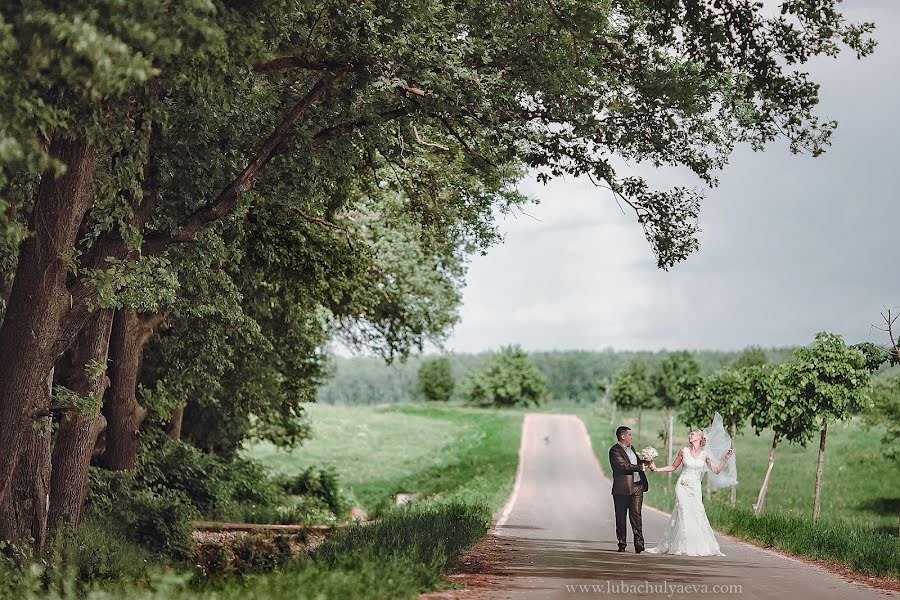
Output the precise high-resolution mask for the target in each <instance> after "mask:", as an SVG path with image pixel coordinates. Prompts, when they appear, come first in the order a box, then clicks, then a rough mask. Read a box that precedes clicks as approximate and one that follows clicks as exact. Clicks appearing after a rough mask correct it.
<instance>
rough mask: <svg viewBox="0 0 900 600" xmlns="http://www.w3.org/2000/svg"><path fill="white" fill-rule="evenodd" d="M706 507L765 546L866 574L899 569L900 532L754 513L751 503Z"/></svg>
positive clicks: (721, 526) (727, 528)
mask: <svg viewBox="0 0 900 600" xmlns="http://www.w3.org/2000/svg"><path fill="white" fill-rule="evenodd" d="M707 512H708V513H709V520H710V522H711V523H712V525H713V527H715V528H716V529H718V530H720V531H723V532H724V533H727V534H729V535H735V536H739V537H741V538H744V539H746V540H749V541H751V542H754V543H756V544H758V545H760V546H763V547H764V548H770V547H775V548H778V549H781V550H785V551H787V552H792V553H795V554H799V555H800V556H808V557H809V558H813V559H818V560H825V561H829V562H838V563H841V564H843V565H846V566H848V567H850V568H851V569H853V570H854V571H857V572H859V573H865V574H868V575H880V576H882V577H897V576H898V575H900V538H898V537H897V535H896V534H893V535H892V534H890V533H885V532H874V531H872V530H870V529H867V528H865V527H859V526H856V525H854V524H852V523H841V522H833V521H832V522H829V521H828V520H824V521H810V520H809V519H808V518H804V517H802V516H798V515H788V514H784V513H781V512H774V511H770V512H767V513H765V514H763V515H760V516H755V515H754V514H753V511H751V510H750V509H749V508H746V507H745V508H732V507H730V506H728V505H726V504H724V503H721V502H716V503H712V504H711V505H709V506H707Z"/></svg>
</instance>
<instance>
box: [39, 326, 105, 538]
mask: <svg viewBox="0 0 900 600" xmlns="http://www.w3.org/2000/svg"><path fill="white" fill-rule="evenodd" d="M113 312H114V309H111V308H103V309H100V310H98V311H97V312H96V314H95V315H94V316H92V317H91V319H90V320H89V321H88V323H87V324H86V325H85V327H84V329H82V331H81V333H79V335H78V338H77V339H76V340H75V347H74V349H73V358H72V375H71V379H70V380H69V382H68V387H69V389H71V390H72V391H73V392H75V393H76V394H78V395H79V396H80V397H81V398H83V399H85V401H93V402H94V406H92V407H90V410H89V411H84V410H68V411H67V412H66V414H65V415H64V416H63V418H62V422H61V423H60V425H59V431H58V432H57V434H56V443H55V444H54V446H53V471H52V475H51V479H50V514H49V519H48V520H49V526H50V529H51V531H54V530H56V529H57V528H58V527H60V526H61V525H63V524H65V523H69V524H71V525H73V526H75V527H77V526H78V523H79V522H80V521H81V509H82V508H83V506H84V493H85V486H86V484H87V475H88V468H89V467H90V464H91V454H93V451H94V444H95V442H96V441H97V436H98V435H99V433H100V431H101V430H102V429H103V427H104V425H105V419H104V418H103V415H101V414H100V401H101V399H102V398H103V392H104V391H105V390H106V388H107V386H108V385H109V378H108V377H107V376H106V370H105V368H104V369H103V370H101V371H100V372H99V374H95V376H93V377H92V376H91V375H90V374H89V373H88V372H87V371H88V369H89V368H90V365H91V363H95V362H96V363H99V364H101V365H103V366H105V365H106V359H107V354H108V352H109V333H110V329H111V327H112V317H113ZM98 370H99V369H98ZM91 399H92V400H91Z"/></svg>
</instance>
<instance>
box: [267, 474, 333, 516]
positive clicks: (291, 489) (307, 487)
mask: <svg viewBox="0 0 900 600" xmlns="http://www.w3.org/2000/svg"><path fill="white" fill-rule="evenodd" d="M281 485H282V487H283V488H284V490H285V491H286V492H288V493H289V494H294V495H295V496H310V497H313V498H320V499H321V500H322V501H324V502H325V505H326V506H327V507H328V509H329V510H331V512H332V513H334V515H335V516H336V517H341V516H344V515H346V514H347V512H348V511H349V503H348V502H347V500H346V499H345V498H344V496H343V495H342V494H341V490H340V486H339V484H338V477H337V472H336V471H335V470H334V468H333V467H328V468H325V469H321V470H320V471H319V472H318V473H316V468H315V467H308V468H306V469H305V470H304V471H302V472H301V473H300V474H299V475H297V476H296V477H293V478H285V479H282V480H281Z"/></svg>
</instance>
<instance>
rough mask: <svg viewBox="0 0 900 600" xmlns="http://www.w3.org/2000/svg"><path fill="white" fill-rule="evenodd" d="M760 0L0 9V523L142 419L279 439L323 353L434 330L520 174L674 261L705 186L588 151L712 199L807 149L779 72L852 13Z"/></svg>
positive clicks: (164, 0)
mask: <svg viewBox="0 0 900 600" xmlns="http://www.w3.org/2000/svg"><path fill="white" fill-rule="evenodd" d="M813 5H815V10H812V7H813ZM782 8H783V9H782V12H781V14H777V15H772V14H769V12H768V11H763V10H762V7H761V6H760V5H757V4H752V5H748V4H747V3H745V2H737V1H724V2H716V3H712V4H707V3H700V4H698V3H696V2H693V1H689V0H680V1H676V2H667V3H659V2H655V1H649V0H640V1H637V2H632V1H628V2H618V1H615V2H611V3H600V4H598V3H596V2H588V1H581V0H576V1H575V2H568V3H566V4H565V5H562V4H559V3H557V2H554V1H550V2H547V3H546V4H545V3H529V2H524V3H521V2H512V3H510V2H506V1H502V2H501V1H491V0H489V1H487V2H484V1H479V2H456V3H452V4H448V3H445V2H439V1H436V0H413V1H412V2H405V3H396V2H377V1H368V2H357V1H348V0H327V1H325V2H321V1H318V0H317V1H315V2H313V1H309V0H300V1H296V0H291V1H289V2H288V1H285V0H264V1H260V2H245V1H240V0H215V1H212V2H211V1H206V0H192V1H188V2H174V1H172V0H156V1H154V2H137V3H122V2H118V1H112V0H100V1H99V2H98V1H95V0H90V1H89V0H75V1H73V2H66V3H58V2H50V1H46V0H27V1H26V2H20V3H4V4H3V5H2V6H0V64H2V68H0V73H2V75H0V107H2V108H0V111H2V112H0V299H2V308H3V312H4V314H3V322H2V326H0V457H3V459H2V460H0V539H4V540H12V541H20V540H23V539H25V538H28V537H31V538H34V539H35V540H36V541H37V545H39V546H40V545H41V543H42V541H43V539H44V537H45V533H46V530H47V523H48V512H47V510H46V507H47V506H48V505H49V523H50V526H51V528H53V527H56V526H57V525H59V524H62V523H65V522H70V523H74V524H77V523H78V520H79V517H80V513H81V506H82V503H83V499H84V487H85V481H86V475H87V472H88V466H89V464H90V462H91V458H92V456H94V455H95V454H96V455H97V456H96V460H97V461H99V462H100V463H102V464H103V465H104V466H105V467H106V468H109V469H117V470H128V469H130V468H131V467H132V466H133V465H134V464H135V460H136V453H137V451H138V447H139V441H140V432H141V431H145V430H146V427H147V419H148V416H149V417H152V420H153V423H155V424H157V425H158V424H159V423H160V422H162V421H166V422H167V424H168V429H169V431H170V433H171V435H173V436H178V435H184V434H188V433H189V435H188V437H189V439H190V440H191V441H192V442H194V443H197V444H199V445H201V446H203V447H206V448H208V449H214V450H215V449H217V446H218V444H219V442H218V440H219V439H220V438H224V440H225V443H224V444H222V448H221V449H222V450H227V449H228V448H234V447H236V445H237V441H238V440H239V438H240V437H242V436H245V435H251V434H262V435H268V436H271V437H273V438H274V439H276V440H278V441H280V442H285V443H290V442H292V441H297V440H298V439H301V438H302V436H303V435H304V433H303V429H302V428H298V427H295V426H294V425H293V424H294V423H296V421H297V416H298V414H300V413H301V412H302V402H303V401H305V400H308V399H311V398H312V395H313V390H314V389H315V387H316V384H317V381H318V378H319V377H320V375H321V367H322V357H323V354H324V353H323V352H322V347H323V345H324V343H325V340H327V339H328V338H329V337H330V336H332V335H340V336H342V337H343V338H345V339H346V340H347V341H348V343H350V344H351V345H355V346H358V347H367V348H370V349H372V350H375V351H378V352H381V353H382V354H384V355H385V356H387V357H392V356H394V355H397V354H400V355H402V354H404V353H406V352H408V351H409V350H410V349H411V348H416V347H418V348H421V346H422V344H423V343H424V341H425V340H426V339H429V338H437V339H440V338H441V336H443V335H444V334H445V333H446V331H447V329H448V328H449V326H450V325H451V324H452V323H453V321H454V320H455V318H456V312H455V310H456V307H457V305H458V303H459V285H460V282H461V280H462V276H463V273H464V257H465V256H466V255H467V254H468V253H471V252H477V251H483V250H484V248H485V247H486V246H487V245H489V244H490V243H492V242H493V241H494V240H496V238H497V235H496V230H495V228H494V224H493V223H494V222H493V215H494V213H495V211H496V210H500V211H504V210H509V209H510V208H511V207H513V206H515V205H516V204H518V203H520V202H522V201H523V198H522V197H521V196H520V195H519V194H518V193H516V191H515V189H514V184H515V182H516V180H517V179H518V177H519V176H520V174H521V173H522V172H523V170H524V169H525V168H530V169H532V170H533V171H534V172H536V173H537V176H538V177H539V179H541V180H544V181H546V180H548V179H550V178H551V177H555V176H558V175H563V174H567V175H571V176H582V175H586V176H589V177H591V178H593V179H594V181H595V182H596V183H597V184H598V185H602V186H604V187H608V188H610V189H611V190H612V193H613V194H614V195H615V196H616V197H617V198H619V199H621V200H622V201H623V202H624V203H625V204H627V205H628V206H629V207H631V208H632V209H633V211H634V213H635V217H636V219H637V221H638V222H639V224H640V225H641V226H642V227H643V228H644V230H645V233H646V236H647V239H648V241H649V243H650V245H651V247H652V249H653V251H654V253H655V255H656V258H657V262H658V264H659V266H660V267H662V268H668V267H670V266H671V265H673V264H675V263H676V262H678V261H680V260H682V259H684V258H685V257H686V256H687V255H688V254H689V253H690V252H692V251H693V250H694V249H696V247H697V240H696V235H695V234H696V230H697V226H696V221H697V216H698V210H699V200H700V197H699V194H698V193H697V192H695V191H693V190H687V189H682V188H675V189H672V190H667V191H657V190H654V189H652V188H651V187H650V186H649V185H648V184H647V182H646V181H644V180H643V179H641V178H636V177H622V176H621V175H619V174H618V173H616V171H615V169H614V168H613V166H612V164H611V162H610V161H611V157H613V156H622V157H626V158H629V159H633V160H636V161H643V160H646V161H652V162H655V163H657V164H663V163H665V164H675V165H683V166H686V167H688V168H689V169H691V170H692V171H693V172H694V173H696V174H697V176H698V177H699V178H701V180H703V181H704V182H706V183H708V184H710V185H713V184H715V172H716V171H717V169H719V168H721V167H722V166H723V165H724V164H726V162H727V158H728V156H729V155H730V153H731V151H732V149H733V147H734V145H735V144H736V143H738V142H749V143H751V144H752V145H753V146H754V147H756V148H760V147H762V146H763V145H764V144H765V143H767V142H768V141H771V140H773V139H775V138H776V137H780V136H784V137H786V138H787V140H788V142H789V144H790V147H791V149H792V150H794V151H809V152H811V153H813V154H818V153H820V152H822V151H823V149H824V147H825V146H826V145H827V144H828V140H829V136H830V134H831V131H832V129H833V128H834V124H833V123H832V122H823V121H820V119H819V117H818V116H817V115H816V114H815V113H814V110H815V106H816V104H817V101H818V90H817V86H816V85H815V84H814V83H812V82H811V81H810V80H809V78H808V77H807V75H806V74H805V73H804V72H802V71H801V70H800V69H799V68H798V65H800V64H803V63H805V62H806V61H807V60H809V59H810V58H811V57H814V56H816V55H820V54H829V55H830V54H833V53H835V52H836V51H837V49H838V47H839V45H844V46H846V47H849V48H850V49H852V50H853V51H854V52H855V53H856V54H857V55H864V54H867V53H869V52H870V51H871V50H872V48H873V46H874V43H873V42H871V41H870V40H869V39H868V34H869V32H870V31H871V29H872V26H871V25H870V24H854V23H848V22H847V21H846V20H845V19H844V17H843V15H842V14H841V13H840V12H839V11H838V10H837V8H836V0H819V1H818V2H807V1H802V2H790V3H785V4H784V5H783V7H782ZM151 345H152V347H151ZM98 440H99V443H98Z"/></svg>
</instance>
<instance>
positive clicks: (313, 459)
mask: <svg viewBox="0 0 900 600" xmlns="http://www.w3.org/2000/svg"><path fill="white" fill-rule="evenodd" d="M308 410H309V412H310V415H311V417H312V422H313V437H312V439H311V440H309V441H307V442H306V443H305V444H304V445H303V446H302V447H300V448H297V449H295V450H291V451H282V450H278V449H277V448H275V447H273V446H272V445H271V444H267V443H264V444H256V445H253V446H250V447H248V448H247V449H246V450H245V455H246V456H248V457H252V458H255V459H257V460H259V461H261V462H262V463H263V464H264V465H266V466H267V467H268V468H270V469H272V470H273V471H275V472H279V473H288V474H291V473H297V472H299V471H300V470H302V469H303V468H305V467H307V466H312V465H315V466H317V467H329V466H330V467H334V469H335V470H336V471H337V473H338V477H339V480H340V482H341V485H342V488H343V490H344V491H345V493H346V494H347V495H348V497H350V498H352V499H353V500H354V501H355V502H356V503H357V504H358V505H359V506H361V507H362V508H364V509H365V510H366V511H367V512H369V516H370V517H376V516H378V514H379V513H381V512H382V511H384V510H385V509H386V508H388V507H389V506H390V504H391V503H392V501H393V497H394V495H395V494H397V493H400V492H403V493H413V492H419V493H421V494H422V495H423V497H432V498H431V499H432V501H437V502H452V501H460V502H464V503H467V504H476V503H482V504H484V505H486V506H487V507H488V508H489V509H490V510H491V511H496V510H497V509H498V508H499V507H501V506H502V505H503V503H504V502H505V500H506V498H507V496H508V495H509V494H510V492H511V490H512V485H513V482H514V480H515V474H516V466H517V463H518V450H519V437H520V434H521V427H522V418H523V414H524V413H522V412H498V411H492V410H484V409H474V408H464V407H455V406H422V405H415V406H412V405H389V406H375V407H348V406H328V405H317V404H313V405H310V406H309V407H308Z"/></svg>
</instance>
